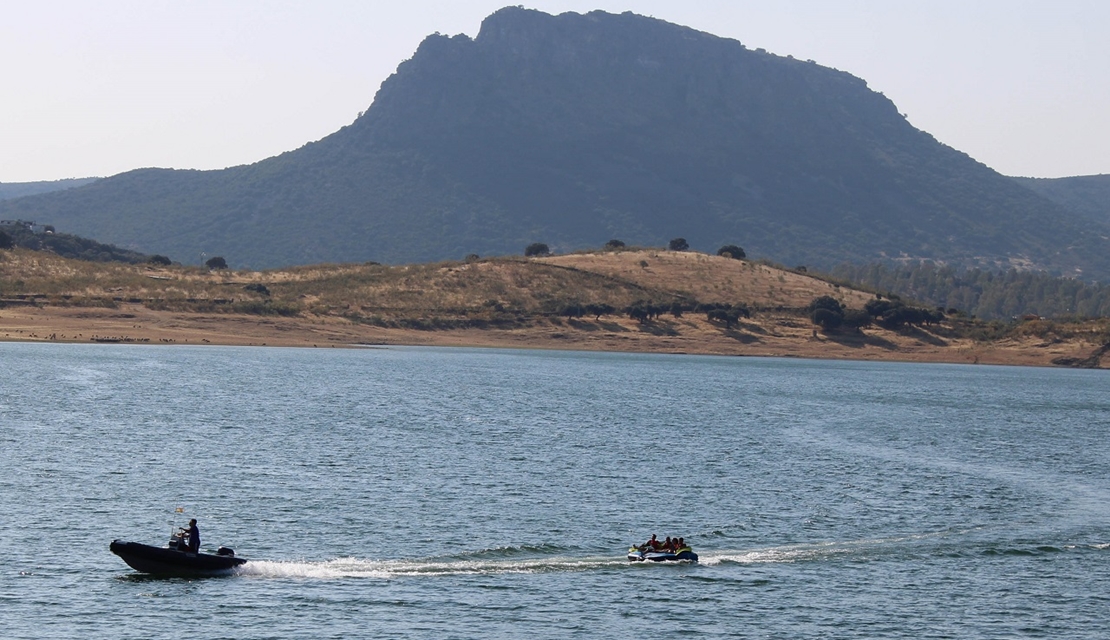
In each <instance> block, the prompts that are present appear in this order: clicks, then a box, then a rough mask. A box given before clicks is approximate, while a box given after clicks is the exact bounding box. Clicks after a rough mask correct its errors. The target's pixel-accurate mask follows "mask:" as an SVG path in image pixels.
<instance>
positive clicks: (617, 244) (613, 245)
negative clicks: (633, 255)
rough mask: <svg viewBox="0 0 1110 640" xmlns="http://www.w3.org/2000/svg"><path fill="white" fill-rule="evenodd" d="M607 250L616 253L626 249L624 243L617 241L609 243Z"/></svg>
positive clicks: (606, 246) (606, 245)
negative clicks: (618, 250)
mask: <svg viewBox="0 0 1110 640" xmlns="http://www.w3.org/2000/svg"><path fill="white" fill-rule="evenodd" d="M605 248H606V249H608V250H609V251H616V250H617V249H623V248H624V242H622V241H620V240H616V239H614V240H610V241H609V242H606V243H605Z"/></svg>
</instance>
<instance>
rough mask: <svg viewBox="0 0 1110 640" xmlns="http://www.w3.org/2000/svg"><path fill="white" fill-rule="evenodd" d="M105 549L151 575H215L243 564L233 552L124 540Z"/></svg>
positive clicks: (129, 564)
mask: <svg viewBox="0 0 1110 640" xmlns="http://www.w3.org/2000/svg"><path fill="white" fill-rule="evenodd" d="M108 549H109V550H110V551H111V552H112V553H114V554H116V555H117V556H119V557H120V558H122V559H123V561H124V562H126V563H127V566H129V567H131V568H132V569H134V570H135V571H139V572H142V573H150V574H154V575H177V576H196V575H218V574H221V573H227V572H229V571H230V570H232V569H234V568H235V567H238V566H239V565H242V564H244V563H246V560H245V559H243V558H236V557H235V556H232V555H214V554H210V553H187V552H185V551H178V550H176V549H167V548H165V547H152V546H150V545H148V544H142V543H139V542H125V541H123V540H113V541H112V543H111V544H110V545H108Z"/></svg>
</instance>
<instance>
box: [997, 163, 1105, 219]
mask: <svg viewBox="0 0 1110 640" xmlns="http://www.w3.org/2000/svg"><path fill="white" fill-rule="evenodd" d="M1014 179H1015V180H1017V181H1018V183H1020V184H1021V185H1023V186H1025V187H1026V188H1028V189H1030V190H1032V191H1035V192H1036V193H1039V194H1040V195H1042V196H1044V197H1045V198H1048V199H1049V200H1051V201H1053V202H1055V203H1057V204H1059V205H1061V206H1063V207H1066V208H1067V209H1069V210H1071V211H1073V212H1075V213H1077V214H1079V215H1081V216H1083V217H1085V218H1086V219H1088V220H1091V221H1093V222H1095V223H1096V224H1097V223H1106V222H1110V175H1106V174H1100V175H1097V176H1073V177H1070V178H1014Z"/></svg>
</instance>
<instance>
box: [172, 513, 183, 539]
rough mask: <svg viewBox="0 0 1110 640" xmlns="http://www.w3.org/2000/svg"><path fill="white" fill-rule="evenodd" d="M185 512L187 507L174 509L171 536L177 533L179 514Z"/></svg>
mask: <svg viewBox="0 0 1110 640" xmlns="http://www.w3.org/2000/svg"><path fill="white" fill-rule="evenodd" d="M179 513H185V507H177V508H175V509H174V510H173V520H170V538H171V539H172V538H173V534H175V533H177V514H179Z"/></svg>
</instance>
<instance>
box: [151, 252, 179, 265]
mask: <svg viewBox="0 0 1110 640" xmlns="http://www.w3.org/2000/svg"><path fill="white" fill-rule="evenodd" d="M147 262H149V263H150V264H157V265H161V266H163V267H168V266H170V265H171V264H173V262H172V261H170V259H169V258H167V257H166V256H162V255H158V254H154V255H152V256H150V260H147Z"/></svg>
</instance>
